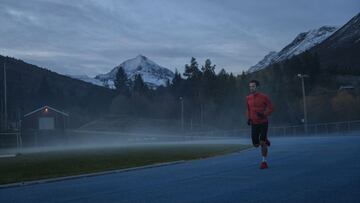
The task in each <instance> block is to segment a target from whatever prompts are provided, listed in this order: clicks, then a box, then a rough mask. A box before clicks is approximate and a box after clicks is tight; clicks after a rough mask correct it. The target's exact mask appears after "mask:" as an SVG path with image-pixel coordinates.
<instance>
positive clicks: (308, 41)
mask: <svg viewBox="0 0 360 203" xmlns="http://www.w3.org/2000/svg"><path fill="white" fill-rule="evenodd" d="M336 30H337V27H332V26H323V27H320V28H319V29H314V30H310V31H308V32H303V33H300V34H299V35H298V36H297V37H296V38H295V39H294V40H293V41H292V42H291V43H290V44H288V45H287V46H286V47H284V48H283V49H282V50H281V51H280V52H274V51H272V52H270V53H269V54H267V55H266V56H265V57H264V59H262V60H261V61H260V62H258V63H257V64H256V65H254V66H252V67H250V68H249V70H248V71H247V73H252V72H255V71H258V70H261V69H263V68H266V67H267V66H269V65H271V64H273V63H276V62H280V61H283V60H285V59H290V58H291V57H293V56H295V55H298V54H301V53H303V52H304V51H306V50H309V49H311V48H312V47H314V46H316V45H318V44H320V43H321V42H323V41H324V40H325V39H327V38H328V37H329V36H331V35H332V34H333V33H334V32H335V31H336Z"/></svg>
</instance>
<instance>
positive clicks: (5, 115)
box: [4, 62, 8, 131]
mask: <svg viewBox="0 0 360 203" xmlns="http://www.w3.org/2000/svg"><path fill="white" fill-rule="evenodd" d="M6 89H7V88H6V65H5V62H4V129H5V131H6V130H7V129H8V124H7V95H6V94H7V92H6Z"/></svg>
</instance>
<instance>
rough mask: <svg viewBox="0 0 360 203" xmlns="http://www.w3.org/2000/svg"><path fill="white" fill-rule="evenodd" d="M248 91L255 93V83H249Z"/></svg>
mask: <svg viewBox="0 0 360 203" xmlns="http://www.w3.org/2000/svg"><path fill="white" fill-rule="evenodd" d="M249 89H250V93H255V92H256V89H257V86H256V83H254V82H251V83H249Z"/></svg>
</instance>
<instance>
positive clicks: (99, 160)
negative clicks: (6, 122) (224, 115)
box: [0, 140, 249, 184]
mask: <svg viewBox="0 0 360 203" xmlns="http://www.w3.org/2000/svg"><path fill="white" fill-rule="evenodd" d="M248 147H249V145H244V144H240V143H239V142H234V141H231V142H230V141H229V140H228V141H224V140H222V141H220V140H218V141H214V140H213V141H211V140H208V141H194V142H154V143H133V144H122V145H118V146H114V145H113V146H109V145H108V146H100V145H99V146H95V145H94V146H82V147H78V148H72V147H68V148H60V147H52V148H50V147H47V148H32V149H27V151H24V153H22V154H21V155H18V156H16V157H12V158H1V159H0V184H7V183H13V182H22V181H30V180H38V179H44V178H55V177H63V176H70V175H79V174H86V173H94V172H100V171H109V170H118V169H124V168H132V167H138V166H145V165H151V164H156V163H164V162H172V161H179V160H192V159H200V158H206V157H211V156H216V155H222V154H227V153H231V152H236V151H240V150H243V149H246V148H248Z"/></svg>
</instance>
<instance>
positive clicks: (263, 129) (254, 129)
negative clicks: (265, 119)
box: [251, 123, 268, 145]
mask: <svg viewBox="0 0 360 203" xmlns="http://www.w3.org/2000/svg"><path fill="white" fill-rule="evenodd" d="M267 131H268V123H261V124H252V125H251V139H252V143H253V145H259V144H260V140H261V141H266V139H267Z"/></svg>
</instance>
